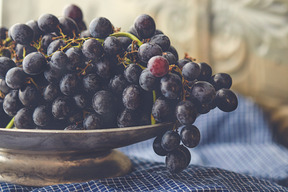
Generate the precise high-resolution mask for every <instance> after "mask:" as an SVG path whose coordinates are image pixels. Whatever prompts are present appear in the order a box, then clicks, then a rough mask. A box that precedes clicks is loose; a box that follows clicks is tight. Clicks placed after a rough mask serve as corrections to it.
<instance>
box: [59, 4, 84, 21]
mask: <svg viewBox="0 0 288 192" xmlns="http://www.w3.org/2000/svg"><path fill="white" fill-rule="evenodd" d="M63 15H64V16H65V17H69V18H71V19H73V20H74V21H75V22H77V23H78V22H80V21H82V19H83V13H82V10H81V9H80V7H78V6H77V5H75V4H70V5H67V6H66V7H64V9H63Z"/></svg>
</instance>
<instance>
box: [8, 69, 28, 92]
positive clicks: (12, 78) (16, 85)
mask: <svg viewBox="0 0 288 192" xmlns="http://www.w3.org/2000/svg"><path fill="white" fill-rule="evenodd" d="M26 77H27V75H26V74H25V72H24V71H23V69H22V68H20V67H13V68H11V69H9V70H8V71H7V73H6V76H5V82H6V84H7V85H8V87H10V88H11V89H20V88H21V87H23V86H24V84H25V81H26Z"/></svg>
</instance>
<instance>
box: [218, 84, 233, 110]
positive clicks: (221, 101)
mask: <svg viewBox="0 0 288 192" xmlns="http://www.w3.org/2000/svg"><path fill="white" fill-rule="evenodd" d="M215 104H216V106H217V107H218V108H219V109H221V110H222V111H224V112H231V111H234V110H235V109H236V108H237V106H238V99H237V96H236V95H235V93H234V92H233V91H231V90H230V89H225V88H223V89H220V90H218V91H217V93H216V97H215Z"/></svg>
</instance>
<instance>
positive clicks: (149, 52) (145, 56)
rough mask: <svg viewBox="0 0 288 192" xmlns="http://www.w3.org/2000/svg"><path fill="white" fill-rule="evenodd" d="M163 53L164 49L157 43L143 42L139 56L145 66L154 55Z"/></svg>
mask: <svg viewBox="0 0 288 192" xmlns="http://www.w3.org/2000/svg"><path fill="white" fill-rule="evenodd" d="M157 55H160V56H161V55H162V49H161V47H160V46H159V45H157V44H155V43H143V44H142V45H141V46H140V47H139V49H138V57H139V59H140V61H141V62H142V63H141V64H143V65H144V66H145V65H146V64H147V62H148V61H149V59H151V58H152V57H153V56H157Z"/></svg>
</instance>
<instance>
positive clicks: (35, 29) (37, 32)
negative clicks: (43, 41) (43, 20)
mask: <svg viewBox="0 0 288 192" xmlns="http://www.w3.org/2000/svg"><path fill="white" fill-rule="evenodd" d="M26 25H28V26H29V27H30V28H31V29H32V30H33V34H34V37H33V40H34V41H37V40H38V39H39V38H40V36H41V35H43V32H42V31H41V30H40V29H39V27H38V22H37V21H35V20H30V21H28V22H27V23H26Z"/></svg>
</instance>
